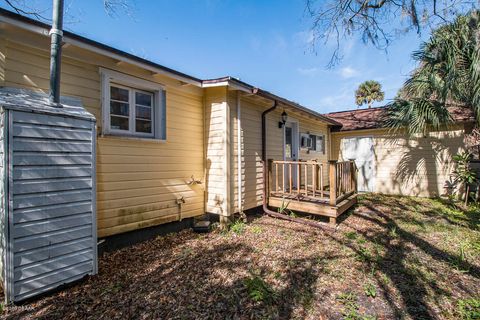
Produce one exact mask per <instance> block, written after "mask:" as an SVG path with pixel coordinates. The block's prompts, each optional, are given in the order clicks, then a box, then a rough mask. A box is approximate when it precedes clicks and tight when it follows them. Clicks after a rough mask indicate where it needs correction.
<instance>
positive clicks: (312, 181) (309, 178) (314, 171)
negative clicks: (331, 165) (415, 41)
mask: <svg viewBox="0 0 480 320" xmlns="http://www.w3.org/2000/svg"><path fill="white" fill-rule="evenodd" d="M268 163H269V166H268V167H269V174H268V176H269V188H268V190H269V191H270V193H274V194H276V195H302V196H305V197H308V196H312V197H324V193H325V189H324V165H323V164H322V163H319V162H317V161H277V160H269V162H268Z"/></svg>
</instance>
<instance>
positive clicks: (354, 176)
mask: <svg viewBox="0 0 480 320" xmlns="http://www.w3.org/2000/svg"><path fill="white" fill-rule="evenodd" d="M350 170H351V171H352V173H351V175H352V184H353V185H352V187H353V191H354V192H355V193H357V190H358V189H357V188H358V186H357V167H356V166H355V160H350Z"/></svg>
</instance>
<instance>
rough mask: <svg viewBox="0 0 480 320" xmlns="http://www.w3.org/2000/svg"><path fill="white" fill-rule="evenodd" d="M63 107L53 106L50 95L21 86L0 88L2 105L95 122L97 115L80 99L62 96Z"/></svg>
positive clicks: (13, 108) (12, 108)
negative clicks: (83, 104) (85, 106)
mask: <svg viewBox="0 0 480 320" xmlns="http://www.w3.org/2000/svg"><path fill="white" fill-rule="evenodd" d="M60 103H61V107H53V106H52V104H51V103H50V100H49V99H48V95H47V94H45V93H42V92H32V91H30V90H27V89H19V88H7V87H2V88H0V107H2V108H5V109H11V110H18V111H28V112H34V113H47V114H54V115H60V116H70V117H74V118H78V119H85V120H89V121H93V122H95V121H96V120H95V117H94V116H93V115H92V114H91V113H90V112H88V111H87V110H86V109H85V108H84V107H83V106H82V102H81V101H80V99H77V98H71V97H63V96H62V97H60Z"/></svg>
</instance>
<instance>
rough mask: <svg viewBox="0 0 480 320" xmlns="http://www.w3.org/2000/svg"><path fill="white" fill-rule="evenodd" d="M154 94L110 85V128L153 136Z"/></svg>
mask: <svg viewBox="0 0 480 320" xmlns="http://www.w3.org/2000/svg"><path fill="white" fill-rule="evenodd" d="M153 96H154V94H153V93H151V92H146V91H139V90H136V89H132V88H128V87H124V86H120V85H117V84H111V85H110V130H111V131H112V132H113V131H123V132H125V133H127V132H128V133H130V134H133V135H143V136H153V124H152V122H153Z"/></svg>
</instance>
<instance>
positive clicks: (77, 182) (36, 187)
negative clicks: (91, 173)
mask: <svg viewBox="0 0 480 320" xmlns="http://www.w3.org/2000/svg"><path fill="white" fill-rule="evenodd" d="M91 187H92V179H91V178H90V177H83V178H82V177H80V178H63V179H62V178H60V179H48V180H45V179H37V180H17V181H15V182H14V183H13V192H14V193H15V194H25V193H35V192H53V191H68V190H77V189H86V188H91Z"/></svg>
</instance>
